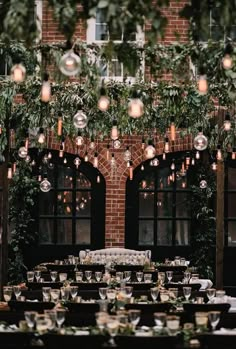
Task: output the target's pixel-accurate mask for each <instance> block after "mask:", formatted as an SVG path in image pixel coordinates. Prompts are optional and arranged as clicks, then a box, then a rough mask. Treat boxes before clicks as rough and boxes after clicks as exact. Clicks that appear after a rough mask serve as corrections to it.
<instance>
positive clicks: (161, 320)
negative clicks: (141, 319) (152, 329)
mask: <svg viewBox="0 0 236 349" xmlns="http://www.w3.org/2000/svg"><path fill="white" fill-rule="evenodd" d="M153 315H154V321H155V324H156V326H157V327H158V329H162V328H163V327H164V326H165V323H166V313H159V312H157V313H154V314H153Z"/></svg>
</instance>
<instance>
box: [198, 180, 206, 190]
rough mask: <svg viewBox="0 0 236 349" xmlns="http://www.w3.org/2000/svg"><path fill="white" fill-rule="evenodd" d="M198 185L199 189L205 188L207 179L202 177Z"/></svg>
mask: <svg viewBox="0 0 236 349" xmlns="http://www.w3.org/2000/svg"><path fill="white" fill-rule="evenodd" d="M199 186H200V188H201V189H205V188H206V187H207V181H205V179H202V180H201V182H200V184H199Z"/></svg>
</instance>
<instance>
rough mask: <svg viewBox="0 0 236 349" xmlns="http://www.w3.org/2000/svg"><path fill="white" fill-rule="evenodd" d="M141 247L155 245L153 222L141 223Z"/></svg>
mask: <svg viewBox="0 0 236 349" xmlns="http://www.w3.org/2000/svg"><path fill="white" fill-rule="evenodd" d="M138 244H139V245H140V246H141V245H153V244H154V231H153V221H139V241H138Z"/></svg>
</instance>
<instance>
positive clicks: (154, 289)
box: [150, 287, 159, 302]
mask: <svg viewBox="0 0 236 349" xmlns="http://www.w3.org/2000/svg"><path fill="white" fill-rule="evenodd" d="M150 291H151V297H152V300H153V302H156V300H157V297H158V295H159V289H158V288H157V287H152V288H151V289H150Z"/></svg>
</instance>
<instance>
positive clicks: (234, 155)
mask: <svg viewBox="0 0 236 349" xmlns="http://www.w3.org/2000/svg"><path fill="white" fill-rule="evenodd" d="M231 159H232V160H235V159H236V148H235V147H233V150H232V154H231Z"/></svg>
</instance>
